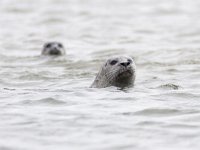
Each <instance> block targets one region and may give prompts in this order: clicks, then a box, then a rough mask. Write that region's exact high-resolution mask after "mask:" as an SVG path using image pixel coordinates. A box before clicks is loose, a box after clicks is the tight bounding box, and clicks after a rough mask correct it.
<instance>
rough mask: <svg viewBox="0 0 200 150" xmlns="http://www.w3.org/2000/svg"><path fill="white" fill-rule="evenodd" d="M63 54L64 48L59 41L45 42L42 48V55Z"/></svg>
mask: <svg viewBox="0 0 200 150" xmlns="http://www.w3.org/2000/svg"><path fill="white" fill-rule="evenodd" d="M64 54H65V49H64V46H63V45H62V44H61V43H60V42H47V43H45V44H44V46H43V49H42V55H51V56H60V55H64Z"/></svg>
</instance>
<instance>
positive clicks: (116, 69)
mask: <svg viewBox="0 0 200 150" xmlns="http://www.w3.org/2000/svg"><path fill="white" fill-rule="evenodd" d="M135 72H136V66H135V63H134V61H133V59H132V58H131V57H129V56H118V57H112V58H110V59H108V60H107V61H106V62H105V63H104V64H103V65H102V67H101V69H100V71H99V73H98V74H97V76H96V78H95V80H94V82H93V83H92V85H91V87H92V88H105V87H109V86H116V87H120V88H125V87H132V86H133V85H134V82H135V76H136V75H135Z"/></svg>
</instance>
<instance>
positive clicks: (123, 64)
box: [120, 62, 130, 67]
mask: <svg viewBox="0 0 200 150" xmlns="http://www.w3.org/2000/svg"><path fill="white" fill-rule="evenodd" d="M120 64H121V65H122V66H124V67H127V66H128V65H130V62H123V63H120Z"/></svg>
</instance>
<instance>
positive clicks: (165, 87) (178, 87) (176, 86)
mask: <svg viewBox="0 0 200 150" xmlns="http://www.w3.org/2000/svg"><path fill="white" fill-rule="evenodd" d="M159 88H163V89H171V90H179V89H180V88H181V87H180V86H179V85H176V84H172V83H168V84H164V85H160V86H159Z"/></svg>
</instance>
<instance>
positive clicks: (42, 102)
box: [21, 97, 65, 105]
mask: <svg viewBox="0 0 200 150" xmlns="http://www.w3.org/2000/svg"><path fill="white" fill-rule="evenodd" d="M21 104H24V105H62V104H65V102H64V101H61V100H57V99H54V98H51V97H49V98H43V99H39V100H24V101H22V102H21Z"/></svg>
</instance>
